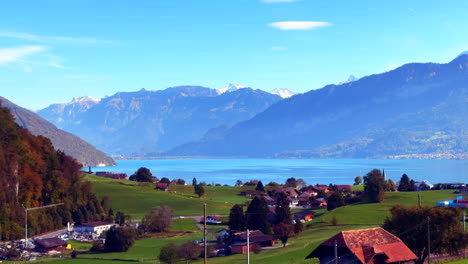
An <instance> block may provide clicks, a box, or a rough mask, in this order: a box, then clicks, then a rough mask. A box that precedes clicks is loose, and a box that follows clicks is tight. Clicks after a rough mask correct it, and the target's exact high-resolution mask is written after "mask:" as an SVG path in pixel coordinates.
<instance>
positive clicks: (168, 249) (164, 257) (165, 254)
mask: <svg viewBox="0 0 468 264" xmlns="http://www.w3.org/2000/svg"><path fill="white" fill-rule="evenodd" d="M177 251H178V247H177V245H176V244H174V243H169V244H166V245H164V246H163V247H162V248H161V251H160V253H159V260H161V261H162V262H165V263H168V264H173V263H176V262H177V261H178V260H179V255H178V254H177V253H178V252H177Z"/></svg>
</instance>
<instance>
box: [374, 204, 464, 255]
mask: <svg viewBox="0 0 468 264" xmlns="http://www.w3.org/2000/svg"><path fill="white" fill-rule="evenodd" d="M390 212H391V217H390V218H387V219H386V220H385V223H384V225H383V228H384V229H386V230H387V231H389V232H391V233H393V234H395V235H396V236H398V237H399V238H400V239H401V240H402V241H403V242H404V243H405V244H406V245H407V246H408V247H409V248H410V249H411V250H412V251H413V252H414V253H415V254H416V256H417V257H418V260H417V261H416V264H422V263H424V261H425V259H426V258H427V255H428V248H427V239H428V237H427V225H428V222H429V230H430V238H429V239H430V241H431V243H430V245H431V248H430V252H431V253H436V254H437V253H449V254H457V253H459V252H460V251H461V250H463V248H464V247H466V246H467V244H468V243H467V241H468V234H466V233H464V232H463V230H462V228H461V225H460V223H459V221H460V217H461V216H462V210H460V209H459V208H444V207H435V208H431V207H428V206H424V207H403V206H401V205H396V206H394V207H393V208H392V209H391V210H390Z"/></svg>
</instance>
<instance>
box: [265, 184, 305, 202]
mask: <svg viewBox="0 0 468 264" xmlns="http://www.w3.org/2000/svg"><path fill="white" fill-rule="evenodd" d="M278 193H284V194H286V196H288V197H289V198H291V199H292V200H294V199H297V196H299V193H298V191H297V190H296V189H295V188H293V187H286V188H275V189H271V190H269V191H268V195H269V196H271V197H275V195H276V194H278Z"/></svg>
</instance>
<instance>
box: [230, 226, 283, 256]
mask: <svg viewBox="0 0 468 264" xmlns="http://www.w3.org/2000/svg"><path fill="white" fill-rule="evenodd" d="M274 242H275V239H274V237H272V236H270V235H265V234H263V232H262V231H260V230H254V231H250V232H249V243H250V245H249V248H250V251H252V249H253V247H254V245H259V246H260V247H271V246H273V244H274ZM231 252H232V253H239V254H245V253H247V232H239V233H234V237H233V243H232V244H231Z"/></svg>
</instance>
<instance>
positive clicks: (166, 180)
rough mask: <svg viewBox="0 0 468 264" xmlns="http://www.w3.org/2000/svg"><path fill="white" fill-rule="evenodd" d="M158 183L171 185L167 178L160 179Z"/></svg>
mask: <svg viewBox="0 0 468 264" xmlns="http://www.w3.org/2000/svg"><path fill="white" fill-rule="evenodd" d="M159 183H167V184H169V183H171V180H169V178H167V177H162V178H161V180H160V181H159Z"/></svg>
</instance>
